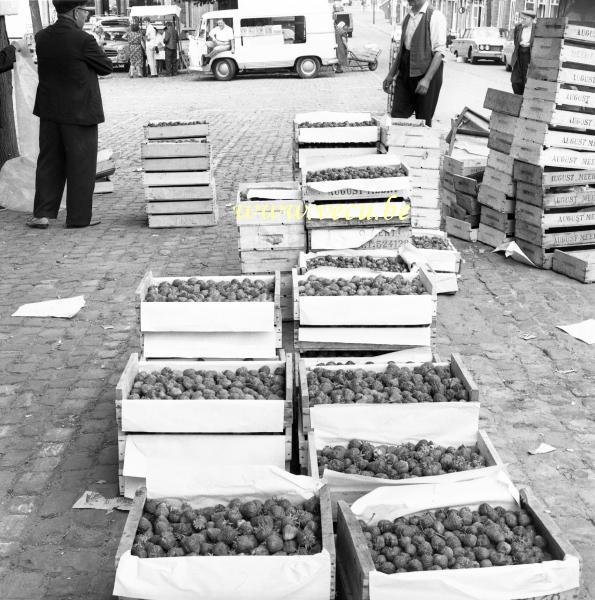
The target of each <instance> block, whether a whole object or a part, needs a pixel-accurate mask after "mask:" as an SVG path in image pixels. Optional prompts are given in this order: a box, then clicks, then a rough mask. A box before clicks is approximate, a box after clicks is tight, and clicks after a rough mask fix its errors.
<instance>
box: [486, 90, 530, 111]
mask: <svg viewBox="0 0 595 600" xmlns="http://www.w3.org/2000/svg"><path fill="white" fill-rule="evenodd" d="M522 103H523V97H522V96H517V95H516V94H511V93H509V92H503V91H501V90H496V89H494V88H489V89H488V91H487V94H486V97H485V100H484V103H483V107H484V108H488V109H490V110H493V111H494V112H499V113H504V114H506V115H511V116H513V117H518V116H519V113H520V111H521V105H522Z"/></svg>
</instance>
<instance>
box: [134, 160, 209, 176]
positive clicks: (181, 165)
mask: <svg viewBox="0 0 595 600" xmlns="http://www.w3.org/2000/svg"><path fill="white" fill-rule="evenodd" d="M141 164H142V167H143V170H144V172H145V173H162V172H166V173H169V172H172V171H176V172H183V171H208V170H209V169H210V168H211V157H210V156H188V157H175V158H143V159H142V160H141Z"/></svg>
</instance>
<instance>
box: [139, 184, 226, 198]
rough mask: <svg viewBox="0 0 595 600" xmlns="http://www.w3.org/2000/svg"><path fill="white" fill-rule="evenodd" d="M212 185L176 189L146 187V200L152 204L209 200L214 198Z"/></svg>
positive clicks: (178, 187) (177, 187)
mask: <svg viewBox="0 0 595 600" xmlns="http://www.w3.org/2000/svg"><path fill="white" fill-rule="evenodd" d="M214 193H215V190H214V187H213V186H212V185H198V186H195V185H191V186H176V187H146V188H145V199H146V200H150V201H152V202H169V201H172V200H178V201H179V200H208V199H211V198H214Z"/></svg>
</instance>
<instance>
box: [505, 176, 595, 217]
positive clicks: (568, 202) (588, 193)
mask: <svg viewBox="0 0 595 600" xmlns="http://www.w3.org/2000/svg"><path fill="white" fill-rule="evenodd" d="M562 189H564V188H562ZM516 197H517V201H520V202H524V203H526V204H531V205H533V206H537V207H540V208H541V209H543V210H548V209H553V208H554V209H558V208H560V209H562V208H581V207H588V206H595V188H583V189H579V190H574V189H573V190H572V191H569V192H558V191H555V190H552V189H551V188H546V187H544V186H541V185H534V184H531V183H526V182H524V181H517V187H516Z"/></svg>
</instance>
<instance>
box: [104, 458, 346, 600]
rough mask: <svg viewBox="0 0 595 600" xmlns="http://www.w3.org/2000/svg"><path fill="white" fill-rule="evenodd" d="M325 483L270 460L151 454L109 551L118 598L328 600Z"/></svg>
mask: <svg viewBox="0 0 595 600" xmlns="http://www.w3.org/2000/svg"><path fill="white" fill-rule="evenodd" d="M334 574H335V547H334V536H333V525H332V518H331V514H330V499H329V496H328V491H327V489H326V487H324V486H321V485H320V484H319V483H317V482H315V481H314V480H313V479H311V478H308V477H302V476H294V475H289V474H288V473H285V472H283V471H281V470H279V469H275V468H273V467H267V466H262V467H254V466H253V467H244V468H242V469H233V468H223V469H217V470H212V469H211V470H209V469H208V468H207V469H202V470H201V469H200V468H197V469H192V470H191V471H190V472H189V473H188V472H185V471H183V470H181V469H179V468H177V467H176V466H175V465H174V466H172V465H169V464H167V463H165V462H163V463H162V464H154V465H153V471H152V475H151V476H150V477H149V478H148V482H147V488H142V489H140V490H139V491H138V492H137V494H136V497H135V501H134V504H133V507H132V509H131V511H130V513H129V516H128V519H127V521H126V526H125V529H124V533H123V535H122V539H121V541H120V545H119V548H118V552H117V555H116V582H115V587H114V595H116V596H120V598H122V597H125V598H130V599H132V598H134V599H139V598H143V599H149V600H151V599H152V600H163V599H164V598H188V599H191V598H209V599H212V600H218V599H221V600H232V599H237V598H241V599H242V600H278V598H287V599H288V600H291V599H295V600H302V599H305V598H308V599H312V600H332V599H333V598H334V594H335V575H334Z"/></svg>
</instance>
